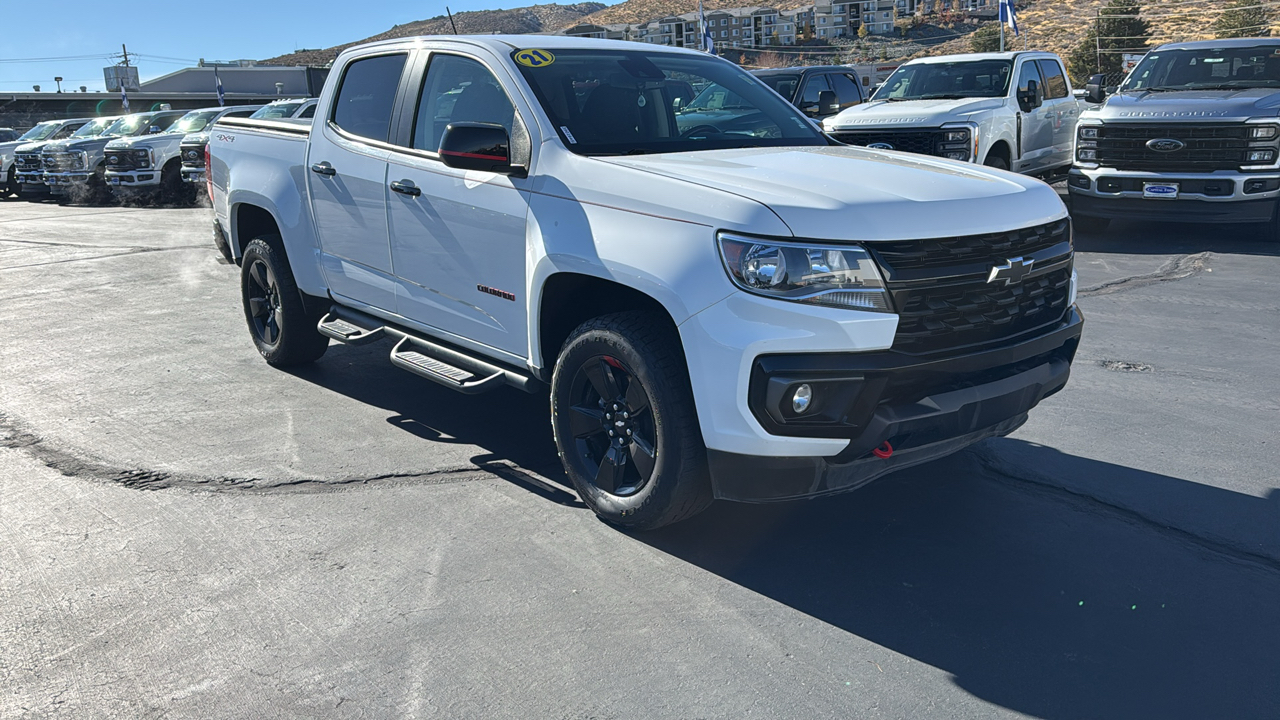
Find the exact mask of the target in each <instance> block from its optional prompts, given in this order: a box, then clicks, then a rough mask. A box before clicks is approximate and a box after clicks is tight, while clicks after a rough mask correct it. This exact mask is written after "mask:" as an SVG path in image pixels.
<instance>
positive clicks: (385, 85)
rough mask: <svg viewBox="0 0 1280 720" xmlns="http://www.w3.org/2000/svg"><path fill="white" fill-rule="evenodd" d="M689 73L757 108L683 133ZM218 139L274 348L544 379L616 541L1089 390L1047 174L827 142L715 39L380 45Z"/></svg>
mask: <svg viewBox="0 0 1280 720" xmlns="http://www.w3.org/2000/svg"><path fill="white" fill-rule="evenodd" d="M691 83H692V84H696V85H699V86H705V85H710V84H718V85H720V86H722V87H723V88H724V89H725V91H726V92H727V93H732V94H733V95H734V96H735V97H736V98H737V99H738V100H739V101H740V107H738V111H737V112H735V113H732V114H728V115H726V116H725V117H717V118H716V119H715V120H708V119H707V115H706V114H705V113H700V112H694V113H692V114H690V115H687V116H682V113H681V111H680V110H679V109H678V106H679V103H677V102H674V100H675V98H674V97H673V87H687V86H688V85H689V84H691ZM209 150H210V165H209V178H210V183H209V186H210V192H211V194H212V199H213V204H214V214H215V218H216V219H215V234H216V236H217V237H218V238H219V242H220V243H221V244H224V245H225V246H226V248H227V252H228V254H229V255H230V256H231V257H232V258H234V260H235V261H236V262H238V263H240V265H241V290H242V296H243V306H244V314H245V318H246V321H247V323H248V326H249V330H250V334H251V336H252V338H253V342H254V343H255V345H256V346H257V349H258V351H259V352H260V353H261V354H262V356H263V357H264V358H265V359H266V360H267V362H269V363H271V364H273V365H277V366H284V365H291V364H297V363H305V362H311V361H314V360H316V359H318V358H319V357H320V356H321V355H323V354H324V353H325V352H326V350H327V349H328V347H329V345H330V341H331V340H336V341H338V342H341V343H348V344H361V343H366V342H371V341H375V340H379V339H389V340H392V341H394V344H393V347H392V349H391V350H390V359H391V362H392V363H394V364H395V365H397V366H399V367H401V368H403V369H405V370H407V371H409V372H412V373H415V374H417V375H420V376H421V377H424V378H426V379H428V380H431V381H433V382H436V383H439V384H440V385H443V386H445V387H447V388H451V389H453V390H457V391H459V392H463V393H478V392H482V391H485V390H490V389H494V388H497V387H500V386H504V385H508V386H514V387H517V388H520V389H523V390H526V391H529V392H548V391H549V393H550V403H551V424H552V428H553V431H554V437H555V442H556V445H557V448H558V450H559V454H560V458H561V461H562V463H563V465H564V469H565V471H566V473H567V476H568V477H569V478H570V479H571V481H572V482H573V484H574V485H575V487H576V489H577V491H578V492H579V494H580V495H581V497H582V499H583V500H584V501H585V502H586V503H587V504H588V505H589V506H590V507H591V508H592V509H593V510H594V511H595V512H596V513H597V514H599V515H600V516H601V517H602V518H604V519H605V520H607V521H609V522H611V523H615V524H617V525H620V526H626V527H632V528H653V527H658V526H661V525H664V524H666V523H670V522H674V521H676V520H679V519H682V518H685V517H688V516H690V515H692V514H694V513H696V512H697V511H699V510H701V509H702V508H704V507H705V506H706V505H707V504H708V503H710V502H711V500H712V499H713V498H725V499H730V500H739V501H748V502H763V501H771V500H785V499H790V498H801V497H813V496H818V495H825V494H830V493H835V492H841V491H844V490H851V489H853V488H856V487H858V486H861V485H863V484H865V483H867V482H869V481H870V480H872V479H873V478H875V477H878V476H880V475H883V474H885V473H888V472H891V471H893V470H897V469H899V468H904V467H907V466H910V465H915V464H917V463H921V462H925V461H927V460H930V459H933V458H936V457H940V456H942V455H945V454H948V453H951V452H954V451H956V450H959V449H961V448H963V447H965V446H967V445H969V444H971V443H974V442H977V441H979V440H981V439H983V438H988V437H993V436H1000V435H1005V434H1008V433H1010V432H1012V431H1013V430H1015V429H1016V428H1017V427H1019V426H1020V425H1021V424H1022V423H1023V422H1024V421H1025V419H1026V416H1027V412H1028V411H1029V410H1031V408H1032V407H1034V406H1035V405H1036V404H1037V403H1038V402H1040V400H1042V399H1043V398H1045V397H1046V396H1048V395H1050V394H1052V393H1054V392H1057V391H1058V390H1059V389H1061V388H1062V387H1063V386H1064V384H1065V383H1066V381H1067V376H1068V374H1069V371H1070V364H1071V361H1072V359H1073V357H1074V354H1075V350H1076V346H1077V344H1078V342H1079V338H1080V332H1081V328H1082V324H1083V321H1082V319H1081V316H1080V314H1079V312H1078V311H1077V310H1076V308H1075V305H1074V303H1075V287H1076V284H1075V273H1074V270H1073V267H1072V264H1073V251H1072V245H1071V225H1070V221H1069V219H1068V217H1067V211H1066V209H1065V207H1064V206H1063V204H1062V201H1061V200H1059V199H1058V196H1057V194H1056V193H1055V192H1054V191H1053V190H1052V189H1051V188H1050V187H1049V186H1047V185H1045V184H1043V183H1041V182H1039V181H1036V180H1032V179H1030V178H1025V177H1023V176H1019V175H1015V174H1011V173H1001V172H996V171H992V170H990V169H986V168H980V167H974V166H972V165H968V164H965V163H962V162H954V161H949V160H943V159H937V158H927V157H921V156H914V155H904V154H900V153H886V152H879V151H875V150H865V149H862V148H852V147H845V146H841V145H839V144H836V143H833V142H832V141H831V140H829V139H828V138H827V137H826V136H824V135H823V134H822V133H820V132H819V131H818V129H817V128H816V127H814V125H813V124H812V123H811V122H810V121H809V120H808V118H806V117H805V116H804V115H803V114H801V113H800V112H799V111H798V110H797V109H796V108H795V107H793V106H791V105H790V104H789V103H787V102H786V101H784V100H783V99H782V98H781V97H779V96H778V95H777V94H776V93H774V92H773V91H771V90H769V89H768V87H767V86H765V85H764V84H763V83H761V82H760V81H759V80H758V79H756V78H753V77H752V76H751V75H750V74H748V73H746V72H745V71H743V70H741V69H740V68H738V67H736V66H735V65H733V64H732V63H729V62H726V61H724V60H722V59H719V58H716V57H713V56H710V55H707V54H704V53H699V52H694V51H690V50H683V49H677V48H660V47H653V48H651V47H646V46H642V45H638V44H636V43H631V42H614V41H601V40H592V39H582V38H569V37H554V36H538V35H520V36H449V37H422V38H406V39H397V40H390V41H385V42H380V43H374V44H370V45H364V46H360V47H356V48H352V49H348V50H346V51H345V52H343V53H342V55H341V56H339V58H338V59H337V61H336V62H335V64H334V69H333V72H332V73H331V74H330V75H329V80H328V82H327V84H326V85H325V88H324V91H323V92H322V94H321V97H320V103H319V106H318V108H317V111H316V113H315V118H314V120H313V123H312V124H311V125H310V126H309V127H308V126H305V125H299V124H297V122H296V121H293V122H281V121H270V120H253V119H223V120H220V121H219V122H218V123H217V124H216V125H215V126H214V128H213V130H212V134H211V140H210V143H209ZM501 397H502V396H501V395H499V396H495V398H494V400H493V403H494V408H493V411H494V413H495V417H498V418H500V417H501V409H500V407H498V405H499V404H500V403H501V402H502V400H501ZM494 432H495V433H498V432H522V430H521V429H520V428H514V427H503V426H502V424H501V422H500V421H495V426H494Z"/></svg>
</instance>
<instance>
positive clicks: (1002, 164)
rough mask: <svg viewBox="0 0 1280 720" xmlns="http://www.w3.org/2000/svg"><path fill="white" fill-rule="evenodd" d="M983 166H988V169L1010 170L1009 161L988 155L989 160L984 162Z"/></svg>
mask: <svg viewBox="0 0 1280 720" xmlns="http://www.w3.org/2000/svg"><path fill="white" fill-rule="evenodd" d="M982 164H983V165H986V166H987V167H993V168H995V169H997V170H1008V169H1009V161H1008V160H1005V159H1004V158H1002V157H1000V156H999V155H988V156H987V159H986V160H983V161H982Z"/></svg>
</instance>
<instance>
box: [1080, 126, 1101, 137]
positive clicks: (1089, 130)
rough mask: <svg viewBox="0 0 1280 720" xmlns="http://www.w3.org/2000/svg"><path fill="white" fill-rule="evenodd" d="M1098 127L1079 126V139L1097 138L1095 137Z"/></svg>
mask: <svg viewBox="0 0 1280 720" xmlns="http://www.w3.org/2000/svg"><path fill="white" fill-rule="evenodd" d="M1098 129H1099V128H1096V127H1081V128H1080V139H1081V140H1097V139H1098Z"/></svg>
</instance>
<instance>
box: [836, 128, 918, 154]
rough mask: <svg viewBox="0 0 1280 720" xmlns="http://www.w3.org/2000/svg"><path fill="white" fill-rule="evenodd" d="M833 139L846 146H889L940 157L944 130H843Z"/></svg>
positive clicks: (894, 148)
mask: <svg viewBox="0 0 1280 720" xmlns="http://www.w3.org/2000/svg"><path fill="white" fill-rule="evenodd" d="M831 137H833V138H835V139H836V140H839V141H840V142H842V143H845V144H846V145H860V146H862V147H867V146H868V145H888V146H890V147H889V148H888V149H891V150H901V151H903V152H913V153H920V154H921V155H940V154H941V150H939V146H940V145H941V144H942V140H943V134H942V130H842V131H840V132H835V133H831Z"/></svg>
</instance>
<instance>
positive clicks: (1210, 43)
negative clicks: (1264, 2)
mask: <svg viewBox="0 0 1280 720" xmlns="http://www.w3.org/2000/svg"><path fill="white" fill-rule="evenodd" d="M1260 45H1261V46H1272V47H1280V38H1231V39H1223V40H1194V41H1191V42H1177V43H1169V44H1168V45H1161V46H1160V47H1158V48H1156V49H1155V50H1152V51H1151V52H1156V51H1159V50H1211V49H1213V48H1222V49H1224V50H1225V49H1230V48H1248V47H1258V46H1260Z"/></svg>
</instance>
